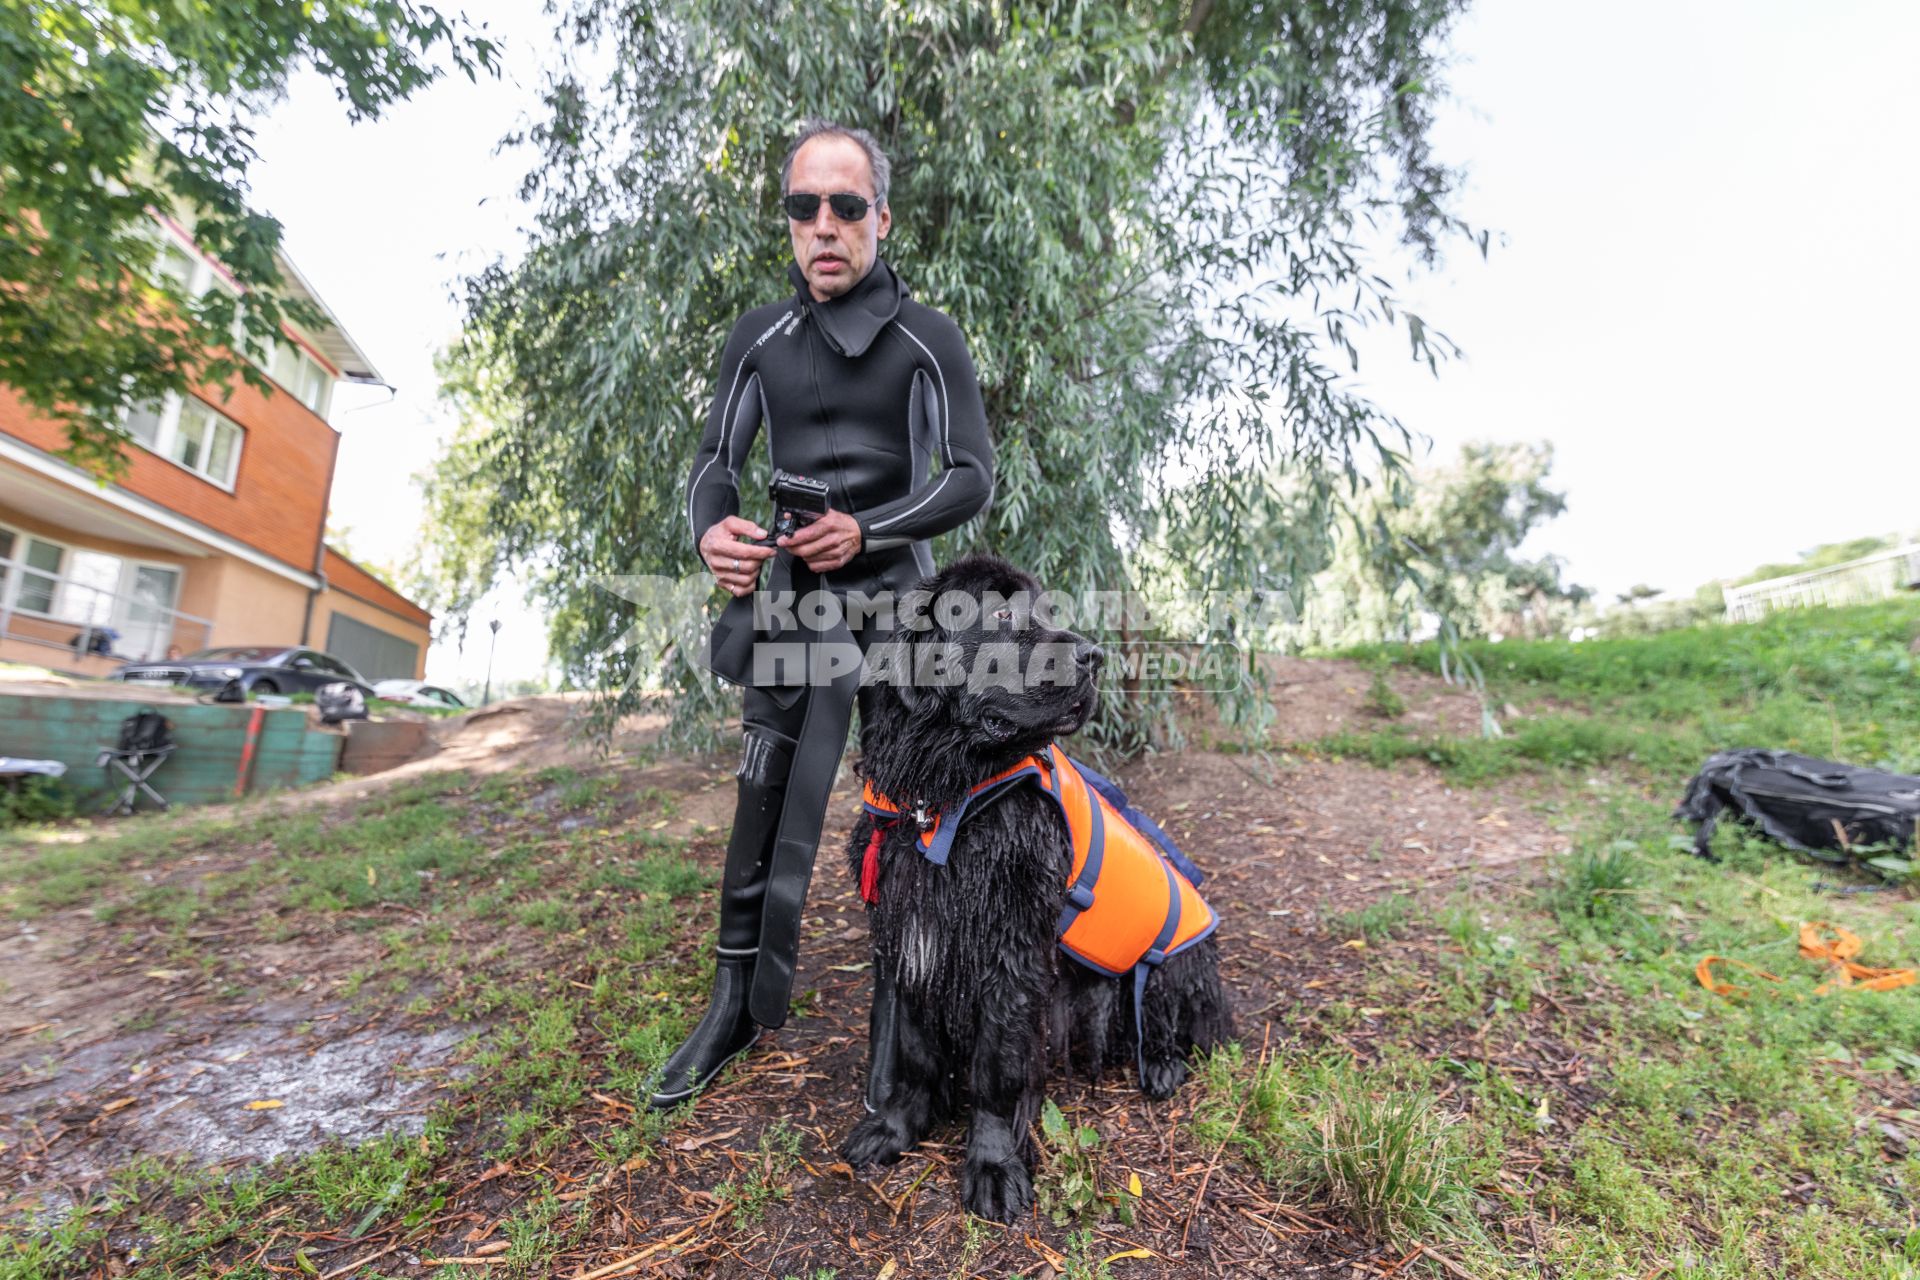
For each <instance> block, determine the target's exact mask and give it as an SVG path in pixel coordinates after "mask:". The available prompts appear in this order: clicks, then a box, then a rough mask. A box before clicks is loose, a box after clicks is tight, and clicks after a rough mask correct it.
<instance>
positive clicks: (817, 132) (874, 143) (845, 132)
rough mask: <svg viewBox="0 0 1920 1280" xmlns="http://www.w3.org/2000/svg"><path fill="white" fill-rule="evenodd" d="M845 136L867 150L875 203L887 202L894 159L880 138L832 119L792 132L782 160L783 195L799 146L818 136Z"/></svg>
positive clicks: (816, 122)
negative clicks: (884, 149) (882, 146)
mask: <svg viewBox="0 0 1920 1280" xmlns="http://www.w3.org/2000/svg"><path fill="white" fill-rule="evenodd" d="M826 136H831V137H836V138H845V139H847V140H848V141H849V142H853V143H856V144H858V146H859V147H860V149H861V150H862V151H864V152H866V153H867V167H868V168H869V169H871V170H872V171H873V197H874V199H873V202H874V203H875V204H885V203H886V202H887V187H888V186H889V185H890V184H891V182H892V179H893V161H891V160H889V159H887V153H886V152H884V151H882V150H881V149H880V141H879V139H877V138H875V137H874V136H873V135H872V134H870V133H868V132H867V131H866V130H865V129H855V128H853V127H852V126H851V125H844V124H837V123H835V122H834V121H832V120H808V121H805V122H803V123H802V124H801V126H800V131H799V132H798V133H796V134H794V135H793V145H792V146H790V147H788V148H787V158H786V159H784V160H782V161H781V162H780V194H781V195H783V196H784V195H786V194H787V181H788V179H790V178H791V177H792V176H793V158H794V157H795V156H797V155H799V154H800V148H801V147H804V146H806V145H807V144H808V143H809V142H812V141H813V140H814V139H815V138H819V137H826ZM819 194H821V195H830V194H831V193H830V192H825V191H823V192H820V193H819Z"/></svg>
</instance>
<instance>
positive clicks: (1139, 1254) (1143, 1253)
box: [1100, 1249, 1155, 1267]
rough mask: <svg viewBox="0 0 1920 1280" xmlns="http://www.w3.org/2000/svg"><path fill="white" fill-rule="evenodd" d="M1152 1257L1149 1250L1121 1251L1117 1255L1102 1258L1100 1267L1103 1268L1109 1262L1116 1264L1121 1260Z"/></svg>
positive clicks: (1151, 1251) (1151, 1252) (1152, 1254)
mask: <svg viewBox="0 0 1920 1280" xmlns="http://www.w3.org/2000/svg"><path fill="white" fill-rule="evenodd" d="M1154 1256H1155V1254H1154V1252H1153V1250H1151V1249H1122V1250H1121V1251H1120V1252H1118V1253H1110V1254H1108V1255H1107V1256H1106V1257H1104V1258H1102V1259H1101V1260H1100V1265H1101V1266H1103V1267H1104V1266H1106V1265H1107V1264H1108V1263H1109V1262H1118V1261H1119V1260H1120V1259H1121V1258H1151V1257H1154Z"/></svg>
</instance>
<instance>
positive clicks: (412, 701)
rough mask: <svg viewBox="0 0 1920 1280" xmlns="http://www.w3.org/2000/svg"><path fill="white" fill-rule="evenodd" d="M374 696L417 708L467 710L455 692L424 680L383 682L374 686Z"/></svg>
mask: <svg viewBox="0 0 1920 1280" xmlns="http://www.w3.org/2000/svg"><path fill="white" fill-rule="evenodd" d="M373 696H374V697H376V698H385V699H386V700H387V701H388V702H404V703H407V704H409V705H411V706H416V707H446V708H448V709H450V710H454V711H465V710H466V709H467V704H466V703H464V702H462V701H460V695H459V694H457V693H455V692H454V691H453V690H451V689H442V688H441V687H440V686H439V685H437V684H427V683H426V682H425V681H422V680H381V681H378V682H376V683H375V684H374V686H373Z"/></svg>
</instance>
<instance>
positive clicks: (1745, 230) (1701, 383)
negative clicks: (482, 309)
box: [253, 0, 1920, 681]
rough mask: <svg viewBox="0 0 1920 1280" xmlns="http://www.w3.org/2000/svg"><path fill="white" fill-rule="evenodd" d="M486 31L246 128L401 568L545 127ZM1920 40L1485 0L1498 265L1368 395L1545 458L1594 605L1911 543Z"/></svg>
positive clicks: (1463, 29) (1459, 286)
mask: <svg viewBox="0 0 1920 1280" xmlns="http://www.w3.org/2000/svg"><path fill="white" fill-rule="evenodd" d="M469 13H470V16H472V17H474V18H475V19H477V20H484V21H486V22H487V23H488V24H489V26H490V28H491V29H492V34H494V35H495V36H496V37H497V38H500V39H502V40H503V41H505V43H506V55H505V56H506V69H507V74H506V75H505V77H503V78H502V79H501V80H498V81H491V82H482V83H480V84H477V85H476V84H469V83H467V81H466V80H465V78H464V77H456V78H453V79H447V80H443V81H441V82H440V83H438V84H437V85H435V86H433V87H432V88H430V89H428V90H427V91H425V92H423V93H422V94H420V95H418V96H417V97H416V99H415V100H414V101H412V102H410V103H407V104H404V105H403V106H401V107H400V108H398V109H397V110H395V111H393V112H392V113H390V114H389V115H388V116H386V117H385V118H383V119H382V120H380V121H378V122H375V123H372V124H362V125H358V126H349V125H347V124H346V123H345V120H344V113H343V112H342V111H341V109H340V107H339V106H338V104H337V103H336V102H335V101H334V99H333V97H332V95H331V92H330V91H329V90H328V89H327V87H326V86H325V84H324V83H322V82H321V81H319V80H318V79H317V78H312V77H308V78H304V79H301V80H299V81H297V82H296V83H295V85H294V86H293V89H292V92H291V93H290V95H289V99H288V101H287V102H286V103H285V104H284V105H282V106H281V107H280V108H279V109H278V110H277V111H276V112H275V113H274V114H273V115H272V116H271V117H270V118H269V120H268V121H267V123H266V126H265V127H264V128H263V129H262V133H261V137H260V140H259V145H260V151H261V154H262V159H263V163H262V164H261V165H260V166H259V168H258V169H257V171H256V174H255V183H254V191H253V199H254V202H255V204H256V205H257V206H258V207H260V208H262V209H264V210H266V211H268V212H270V213H272V214H273V215H274V216H276V217H278V218H279V219H280V220H281V221H282V222H284V223H285V224H286V227H287V247H288V250H289V252H290V253H291V255H292V257H293V259H294V261H295V262H297V263H298V264H299V266H300V268H301V270H302V272H303V273H304V274H305V275H306V276H307V278H308V279H309V280H310V281H311V282H312V283H313V285H314V286H315V288H316V289H318V291H319V292H320V295H321V297H322V298H323V299H324V300H325V301H326V302H327V304H328V305H329V306H330V307H331V308H332V309H333V311H334V312H335V314H336V315H338V316H339V317H340V319H341V321H342V323H343V324H344V325H345V326H346V328H347V330H348V332H350V333H351V334H352V335H353V336H354V338H355V339H356V340H357V341H358V342H359V344H360V346H361V348H362V349H363V350H364V351H366V352H367V354H368V355H369V356H370V357H371V358H372V360H373V362H374V364H375V366H376V367H377V368H378V369H379V370H380V371H381V373H382V374H383V375H385V377H386V379H387V380H388V381H389V382H391V383H393V384H395V386H396V387H397V388H398V391H397V393H395V394H392V395H390V394H389V393H388V392H386V391H382V390H378V389H373V388H358V387H342V388H341V390H340V391H339V392H338V393H337V394H336V396H335V399H334V412H333V422H334V425H335V426H336V427H338V428H339V429H340V431H341V432H342V434H343V437H344V439H343V442H342V447H341V455H340V464H339V471H338V478H337V480H336V482H335V489H334V515H333V520H334V522H335V524H336V525H338V526H346V527H347V528H348V529H350V531H351V534H350V542H351V544H352V546H353V547H354V548H355V549H357V550H359V551H361V552H362V553H364V554H366V555H368V556H369V557H371V558H374V559H377V560H381V561H384V562H388V563H393V564H402V563H405V562H406V561H407V560H409V559H410V558H411V553H412V551H411V549H412V546H413V542H414V537H415V533H416V530H417V526H418V521H419V512H420V502H419V495H418V492H417V490H416V489H415V488H414V487H413V486H412V484H411V482H410V477H411V476H412V475H413V474H414V473H415V472H418V471H421V470H423V469H424V468H425V467H426V466H427V465H428V464H429V463H430V461H431V460H432V458H433V456H434V455H435V453H436V450H437V447H438V444H439V442H440V441H441V439H442V438H443V437H444V433H445V431H446V429H447V424H446V423H445V422H444V421H443V419H442V417H441V415H440V412H439V409H438V406H437V404H436V401H435V397H434V379H433V371H432V364H431V361H432V356H433V352H434V350H435V349H436V348H438V347H440V346H442V345H444V344H445V343H446V342H447V341H448V340H449V339H450V338H451V337H452V335H453V334H454V333H455V331H456V330H457V328H458V323H459V311H458V308H457V306H456V305H455V304H454V302H453V301H452V299H451V297H450V292H449V290H450V286H451V285H452V283H453V282H454V281H456V280H457V279H458V277H459V276H460V274H461V273H462V272H463V271H466V270H471V269H473V268H475V267H477V266H478V265H480V264H481V263H483V262H485V261H487V260H489V259H491V258H492V257H493V256H494V255H495V254H497V253H503V252H504V253H508V254H509V255H511V254H512V253H513V252H514V251H515V248H516V246H517V245H518V244H519V243H520V236H519V232H518V229H517V228H518V224H519V221H520V220H519V218H518V216H517V211H516V210H515V208H514V206H513V202H512V199H511V193H512V190H513V188H514V186H515V184H516V183H517V181H518V180H519V178H520V177H521V176H522V174H523V172H524V170H525V167H526V165H525V161H524V159H523V158H521V157H518V156H514V155H504V156H502V155H496V154H495V144H496V143H497V141H498V139H499V138H500V137H501V136H502V135H503V134H505V133H506V132H507V131H508V130H509V129H510V128H512V127H513V126H514V124H515V122H516V120H517V119H519V118H520V117H521V116H522V115H523V114H525V113H528V112H532V111H535V110H537V105H538V104H537V99H536V94H537V90H538V87H539V76H538V67H539V65H540V63H541V60H542V59H543V58H545V57H546V56H547V46H548V42H549V40H550V29H549V27H548V25H547V23H546V21H545V20H544V19H543V18H542V17H541V15H540V12H539V5H538V3H527V2H525V0H497V2H496V3H491V4H476V5H475V6H473V7H472V8H470V9H469ZM1916 47H1920V5H1916V4H1914V3H1911V0H1883V2H1881V3H1864V2H1863V3H1815V2H1814V0H1805V2H1804V3H1797V4H1795V3H1764V2H1762V0H1719V2H1716V3H1708V2H1704V0H1702V2H1698V3H1688V2H1686V0H1665V2H1663V3H1650V2H1645V0H1635V2H1632V3H1619V4H1612V5H1607V6H1601V7H1596V6H1590V5H1585V6H1578V7H1575V6H1570V5H1548V4H1539V3H1531V4H1529V3H1523V2H1522V0H1486V2H1484V3H1479V4H1476V5H1475V7H1474V9H1473V10H1472V12H1471V13H1470V14H1469V15H1468V16H1467V17H1466V19H1465V20H1464V21H1463V22H1462V23H1461V25H1460V27H1459V29H1458V32H1457V35H1456V38H1455V40H1454V41H1453V49H1454V50H1455V54H1456V64H1455V66H1454V69H1453V71H1452V73H1451V75H1450V77H1449V79H1450V88H1451V91H1452V100H1451V101H1450V102H1448V103H1447V104H1446V105H1445V106H1444V107H1443V108H1442V110H1441V111H1440V113H1439V122H1438V127H1437V129H1436V143H1437V150H1438V152H1439V154H1440V155H1441V156H1442V157H1443V158H1445V159H1446V160H1448V161H1449V162H1451V163H1454V164H1457V165H1460V166H1462V167H1464V168H1465V169H1466V170H1467V172H1468V179H1467V186H1466V190H1465V193H1464V198H1463V201H1462V204H1461V211H1462V212H1463V213H1464V214H1465V215H1466V216H1467V217H1468V218H1469V220H1470V221H1472V222H1473V223H1474V224H1475V225H1477V226H1483V227H1486V228H1489V229H1490V230H1492V231H1493V232H1494V233H1495V236H1496V244H1495V248H1494V250H1493V253H1492V254H1491V256H1490V258H1489V259H1488V260H1487V261H1485V262H1482V261H1481V260H1480V259H1479V257H1478V255H1477V254H1473V253H1470V252H1467V251H1464V250H1458V249H1456V250H1455V251H1454V252H1453V253H1452V255H1451V256H1450V258H1449V260H1448V261H1447V262H1446V263H1445V264H1444V265H1443V266H1442V268H1441V269H1440V270H1438V271H1437V272H1434V273H1431V274H1428V275H1425V276H1422V277H1419V278H1416V279H1415V280H1414V281H1413V282H1412V283H1411V284H1410V285H1409V287H1408V288H1407V289H1406V291H1405V295H1404V296H1405V301H1406V302H1407V303H1408V304H1410V305H1411V306H1412V308H1413V309H1414V310H1416V311H1419V312H1420V313H1421V314H1422V315H1424V316H1425V317H1426V318H1427V319H1428V321H1429V322H1430V323H1432V324H1434V325H1435V326H1436V327H1438V328H1440V329H1442V330H1444V331H1445V332H1447V333H1448V334H1449V336H1451V337H1452V338H1453V339H1454V340H1455V341H1456V342H1458V343H1459V344H1460V345H1461V346H1462V347H1463V348H1464V349H1465V352H1466V355H1465V359H1464V360H1462V361H1460V362H1457V363H1455V364H1452V365H1450V366H1447V367H1446V368H1444V369H1443V371H1442V374H1441V376H1440V377H1439V378H1438V379H1435V378H1433V377H1432V376H1431V375H1429V374H1428V373H1427V372H1426V370H1425V369H1424V367H1416V366H1413V365H1411V364H1410V363H1408V362H1406V361H1404V360H1402V359H1400V358H1399V357H1400V353H1401V352H1402V351H1403V350H1404V346H1403V345H1381V344H1375V348H1374V349H1373V350H1370V351H1369V352H1368V353H1367V357H1366V360H1365V363H1364V364H1363V367H1362V370H1361V378H1360V380H1359V381H1360V383H1361V385H1362V386H1363V388H1364V389H1365V390H1366V391H1367V392H1368V393H1369V394H1370V395H1372V396H1373V397H1374V398H1375V399H1376V400H1377V401H1378V402H1380V403H1381V404H1382V405H1383V406H1385V407H1386V408H1388V409H1389V410H1391V411H1393V412H1395V413H1397V414H1399V415H1400V416H1401V417H1402V418H1403V419H1404V420H1405V421H1406V422H1407V423H1408V424H1409V425H1410V426H1412V427H1414V428H1415V429H1416V430H1419V431H1421V432H1424V433H1425V434H1427V435H1428V436H1430V437H1432V438H1433V440H1434V442H1435V452H1436V454H1437V455H1440V456H1443V457H1444V456H1446V455H1450V454H1452V453H1454V452H1456V451H1457V449H1458V446H1459V445H1460V444H1461V443H1463V442H1465V441H1469V440H1541V439H1545V440H1549V441H1551V442H1552V443H1553V445H1554V447H1555V449H1556V463H1555V468H1554V475H1553V480H1554V482H1555V483H1556V484H1557V485H1558V486H1559V487H1561V488H1563V489H1564V490H1565V491H1566V493H1567V498H1568V511H1567V514H1566V515H1564V516H1563V517H1561V518H1560V519H1559V520H1558V521H1556V522H1554V523H1553V524H1552V525H1550V526H1548V527H1547V528H1546V529H1544V530H1543V531H1541V533H1540V534H1538V535H1536V537H1535V539H1534V540H1533V543H1532V546H1531V549H1534V550H1538V551H1552V552H1555V553H1558V554H1560V555H1562V556H1564V557H1565V558H1566V560H1567V561H1568V568H1569V574H1570V576H1571V577H1572V578H1573V579H1574V580H1575V581H1579V582H1583V583H1586V584H1588V585H1591V586H1594V587H1596V588H1598V589H1599V590H1600V591H1601V592H1603V593H1604V594H1605V595H1607V596H1611V595H1612V594H1613V593H1616V592H1620V591H1624V590H1625V589H1626V588H1627V587H1629V586H1631V585H1633V584H1635V583H1640V582H1646V583H1650V584H1652V585H1654V586H1656V587H1661V588H1665V589H1674V590H1686V589H1691V588H1692V587H1693V586H1695V585H1697V584H1698V583H1700V582H1703V581H1706V580H1708V579H1711V578H1715V577H1723V576H1732V575H1735V574H1738V573H1740V572H1742V571H1744V570H1746V569H1749V568H1751V567H1753V566H1754V565H1757V564H1759V563H1761V562H1764V561H1770V560H1783V559H1791V558H1792V557H1793V556H1794V555H1795V554H1796V553H1798V552H1799V551H1801V550H1804V549H1806V548H1808V547H1811V546H1813V545H1815V544H1817V543H1821V542H1830V541H1838V540H1841V539H1844V538H1850V537H1855V536H1859V535H1862V534H1872V533H1885V532H1890V531H1894V530H1902V531H1909V532H1911V531H1914V530H1916V529H1920V513H1917V512H1916V507H1915V503H1914V501H1913V498H1912V494H1913V493H1914V492H1915V490H1916V488H1920V408H1916V401H1915V396H1914V393H1913V391H1912V390H1911V389H1910V388H1909V387H1908V386H1907V385H1906V383H1907V381H1908V379H1907V378H1904V377H1902V376H1900V375H1899V372H1898V371H1899V370H1900V369H1902V368H1906V369H1909V370H1911V369H1913V368H1914V367H1915V365H1916V361H1915V359H1914V348H1915V346H1916V343H1917V342H1920V320H1916V319H1915V313H1914V307H1915V305H1916V302H1917V301H1920V242H1917V240H1916V235H1915V231H1914V216H1913V210H1914V209H1915V208H1916V207H1917V206H1920V169H1917V168H1916V166H1915V164H1914V163H1913V159H1912V157H1913V155H1914V143H1913V141H1912V138H1911V131H1912V122H1911V118H1910V117H1911V112H1910V110H1908V109H1907V108H1908V105H1909V104H1908V101H1907V99H1908V95H1905V94H1902V92H1901V89H1902V88H1903V86H1904V85H1905V84H1906V83H1907V80H1908V77H1909V76H1910V71H1911V68H1910V66H1909V65H1908V63H1909V58H1910V54H1911V51H1912V50H1913V49H1915V48H1916ZM899 216H901V217H911V216H912V212H911V211H910V210H905V209H903V210H900V211H899ZM783 287H785V286H784V283H783V282H781V281H769V283H768V288H769V291H770V295H771V292H773V291H777V290H779V289H781V288H783ZM930 301H933V302H935V304H936V305H937V302H938V300H937V299H932V300H930ZM696 429H697V424H693V423H689V430H690V431H691V430H696ZM495 613H497V614H498V616H500V617H501V618H502V619H503V620H504V623H505V625H504V626H503V628H502V630H501V633H500V652H499V660H498V663H497V665H496V674H505V675H507V676H512V675H519V674H531V673H532V672H533V671H535V670H537V669H538V668H539V666H540V665H541V662H542V659H543V655H544V638H543V636H542V634H541V627H540V624H539V621H538V619H537V618H536V617H535V616H533V615H532V613H531V612H530V611H528V610H527V609H526V608H525V607H524V605H522V604H520V603H519V602H517V601H502V602H500V604H499V607H498V608H497V609H490V610H488V611H487V612H484V613H483V614H482V615H481V617H482V619H483V620H484V618H485V617H487V616H492V615H493V614H495ZM481 634H482V635H484V632H482V633H481ZM485 657H486V655H485V647H484V643H482V644H470V645H469V647H468V652H467V654H466V655H465V656H464V657H459V656H456V655H455V654H454V653H453V651H452V649H451V647H450V646H436V648H435V650H434V651H433V653H432V654H431V655H430V656H429V661H428V670H429V675H430V676H431V678H433V679H437V680H447V681H451V680H455V679H459V678H463V677H468V676H471V677H473V678H475V679H477V678H478V677H479V674H480V670H481V668H482V667H483V666H484V663H485Z"/></svg>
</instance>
